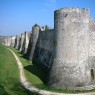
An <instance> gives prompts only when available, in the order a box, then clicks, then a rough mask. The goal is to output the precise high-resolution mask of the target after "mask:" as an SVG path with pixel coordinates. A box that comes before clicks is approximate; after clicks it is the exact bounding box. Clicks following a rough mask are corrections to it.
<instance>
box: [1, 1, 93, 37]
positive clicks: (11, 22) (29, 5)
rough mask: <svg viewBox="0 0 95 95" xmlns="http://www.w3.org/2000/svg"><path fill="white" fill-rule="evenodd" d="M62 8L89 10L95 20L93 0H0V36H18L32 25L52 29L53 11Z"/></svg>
mask: <svg viewBox="0 0 95 95" xmlns="http://www.w3.org/2000/svg"><path fill="white" fill-rule="evenodd" d="M64 7H79V8H89V9H90V15H91V16H92V18H93V19H95V0H0V36H13V35H20V34H21V33H23V32H25V31H31V30H32V26H33V25H34V24H39V25H40V26H44V25H48V26H49V27H50V28H53V27H54V11H55V10H58V9H60V8H64Z"/></svg>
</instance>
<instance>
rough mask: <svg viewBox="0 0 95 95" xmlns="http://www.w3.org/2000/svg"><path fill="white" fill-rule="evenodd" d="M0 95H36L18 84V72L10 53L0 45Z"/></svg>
mask: <svg viewBox="0 0 95 95" xmlns="http://www.w3.org/2000/svg"><path fill="white" fill-rule="evenodd" d="M0 95H38V94H36V93H35V94H34V93H31V92H29V91H28V90H26V89H25V88H24V87H22V85H21V84H20V79H19V70H18V66H17V63H16V61H15V58H14V56H13V55H12V53H11V52H10V51H9V50H8V49H7V48H6V47H5V46H3V45H1V44H0Z"/></svg>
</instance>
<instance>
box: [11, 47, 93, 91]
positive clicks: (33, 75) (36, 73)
mask: <svg viewBox="0 0 95 95" xmlns="http://www.w3.org/2000/svg"><path fill="white" fill-rule="evenodd" d="M11 49H12V50H13V51H14V52H15V53H16V54H17V56H18V57H19V59H20V60H21V62H22V64H23V66H24V72H25V76H26V78H27V80H28V81H30V83H31V84H33V85H34V86H36V87H38V88H41V89H44V90H48V91H52V92H59V93H83V92H84V93H85V92H93V91H95V90H91V91H85V90H84V91H83V90H82V91H79V90H76V91H74V90H67V89H51V88H49V87H48V86H47V85H46V84H44V82H43V81H44V80H45V79H46V77H47V74H45V72H44V71H43V70H42V69H41V67H40V66H38V65H36V64H32V63H31V62H30V61H28V60H27V59H25V58H24V57H23V55H22V54H20V53H19V52H18V50H16V49H14V48H11Z"/></svg>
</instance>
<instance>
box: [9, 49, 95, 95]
mask: <svg viewBox="0 0 95 95" xmlns="http://www.w3.org/2000/svg"><path fill="white" fill-rule="evenodd" d="M9 50H10V51H11V52H12V54H13V55H14V57H15V59H16V61H17V64H18V67H19V72H20V81H21V83H22V85H23V86H24V87H25V88H26V89H28V90H29V91H32V92H37V93H39V94H42V95H95V92H89V93H79V94H65V93H56V92H50V91H46V90H41V89H38V88H36V87H34V86H33V85H32V84H30V83H29V82H28V81H27V79H26V77H25V74H24V70H23V65H22V63H21V61H20V60H19V58H18V57H17V55H16V54H15V53H14V52H13V51H12V50H11V49H9Z"/></svg>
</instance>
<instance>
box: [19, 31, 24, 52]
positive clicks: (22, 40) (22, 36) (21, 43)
mask: <svg viewBox="0 0 95 95" xmlns="http://www.w3.org/2000/svg"><path fill="white" fill-rule="evenodd" d="M24 37H25V35H24V33H22V34H21V42H20V49H19V51H20V52H22V48H23V42H24Z"/></svg>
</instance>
